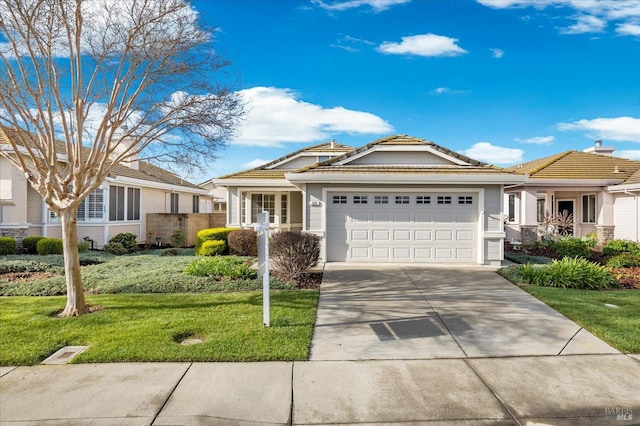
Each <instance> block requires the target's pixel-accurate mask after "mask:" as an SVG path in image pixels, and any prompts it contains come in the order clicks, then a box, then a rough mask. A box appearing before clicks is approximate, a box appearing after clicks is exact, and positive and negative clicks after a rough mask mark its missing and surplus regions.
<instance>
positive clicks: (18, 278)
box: [0, 272, 55, 283]
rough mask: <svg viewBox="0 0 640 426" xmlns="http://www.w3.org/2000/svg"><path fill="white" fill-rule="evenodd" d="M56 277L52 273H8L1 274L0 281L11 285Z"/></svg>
mask: <svg viewBox="0 0 640 426" xmlns="http://www.w3.org/2000/svg"><path fill="white" fill-rule="evenodd" d="M54 275H55V274H52V273H50V272H7V273H6V274H0V281H4V282H10V283H15V282H23V281H36V280H41V279H44V278H50V277H53V276H54Z"/></svg>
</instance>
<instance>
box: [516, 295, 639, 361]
mask: <svg viewBox="0 0 640 426" xmlns="http://www.w3.org/2000/svg"><path fill="white" fill-rule="evenodd" d="M522 289H523V290H525V291H526V292H528V293H530V294H532V295H533V296H535V297H537V298H538V299H540V300H542V301H543V302H544V303H546V304H547V305H549V306H551V307H552V308H553V309H555V310H557V311H558V312H560V313H562V314H563V315H565V316H566V317H568V318H569V319H571V320H572V321H574V322H576V323H578V324H579V325H581V326H582V327H584V328H585V329H587V330H588V331H590V332H591V333H593V334H595V335H596V336H598V337H600V338H601V339H602V340H604V341H606V342H607V343H609V344H610V345H611V346H613V347H614V348H616V349H618V350H619V351H622V352H626V353H640V291H637V290H615V291H594V290H574V289H561V288H550V287H536V286H523V287H522ZM605 303H608V304H611V305H616V306H618V307H617V308H610V307H607V306H605Z"/></svg>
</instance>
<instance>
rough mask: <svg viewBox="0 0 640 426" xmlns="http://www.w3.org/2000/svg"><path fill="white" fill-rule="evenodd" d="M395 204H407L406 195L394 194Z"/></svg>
mask: <svg viewBox="0 0 640 426" xmlns="http://www.w3.org/2000/svg"><path fill="white" fill-rule="evenodd" d="M396 204H409V196H408V195H396Z"/></svg>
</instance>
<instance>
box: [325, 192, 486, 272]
mask: <svg viewBox="0 0 640 426" xmlns="http://www.w3.org/2000/svg"><path fill="white" fill-rule="evenodd" d="M478 196H479V193H478V192H428V191H425V192H406V193H398V192H394V193H384V192H329V193H328V194H327V198H326V221H327V224H326V229H327V232H326V245H327V260H328V261H347V262H394V261H395V262H420V263H436V262H437V263H475V262H476V261H477V256H478V215H479V207H478V201H479V199H478Z"/></svg>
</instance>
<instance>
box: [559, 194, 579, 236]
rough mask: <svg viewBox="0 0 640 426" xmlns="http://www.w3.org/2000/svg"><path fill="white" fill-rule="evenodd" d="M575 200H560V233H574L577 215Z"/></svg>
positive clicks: (563, 234)
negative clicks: (574, 207)
mask: <svg viewBox="0 0 640 426" xmlns="http://www.w3.org/2000/svg"><path fill="white" fill-rule="evenodd" d="M573 206H574V202H573V200H558V232H559V233H560V235H562V236H565V235H573V225H574V223H575V217H574V215H573V212H574V209H573Z"/></svg>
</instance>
